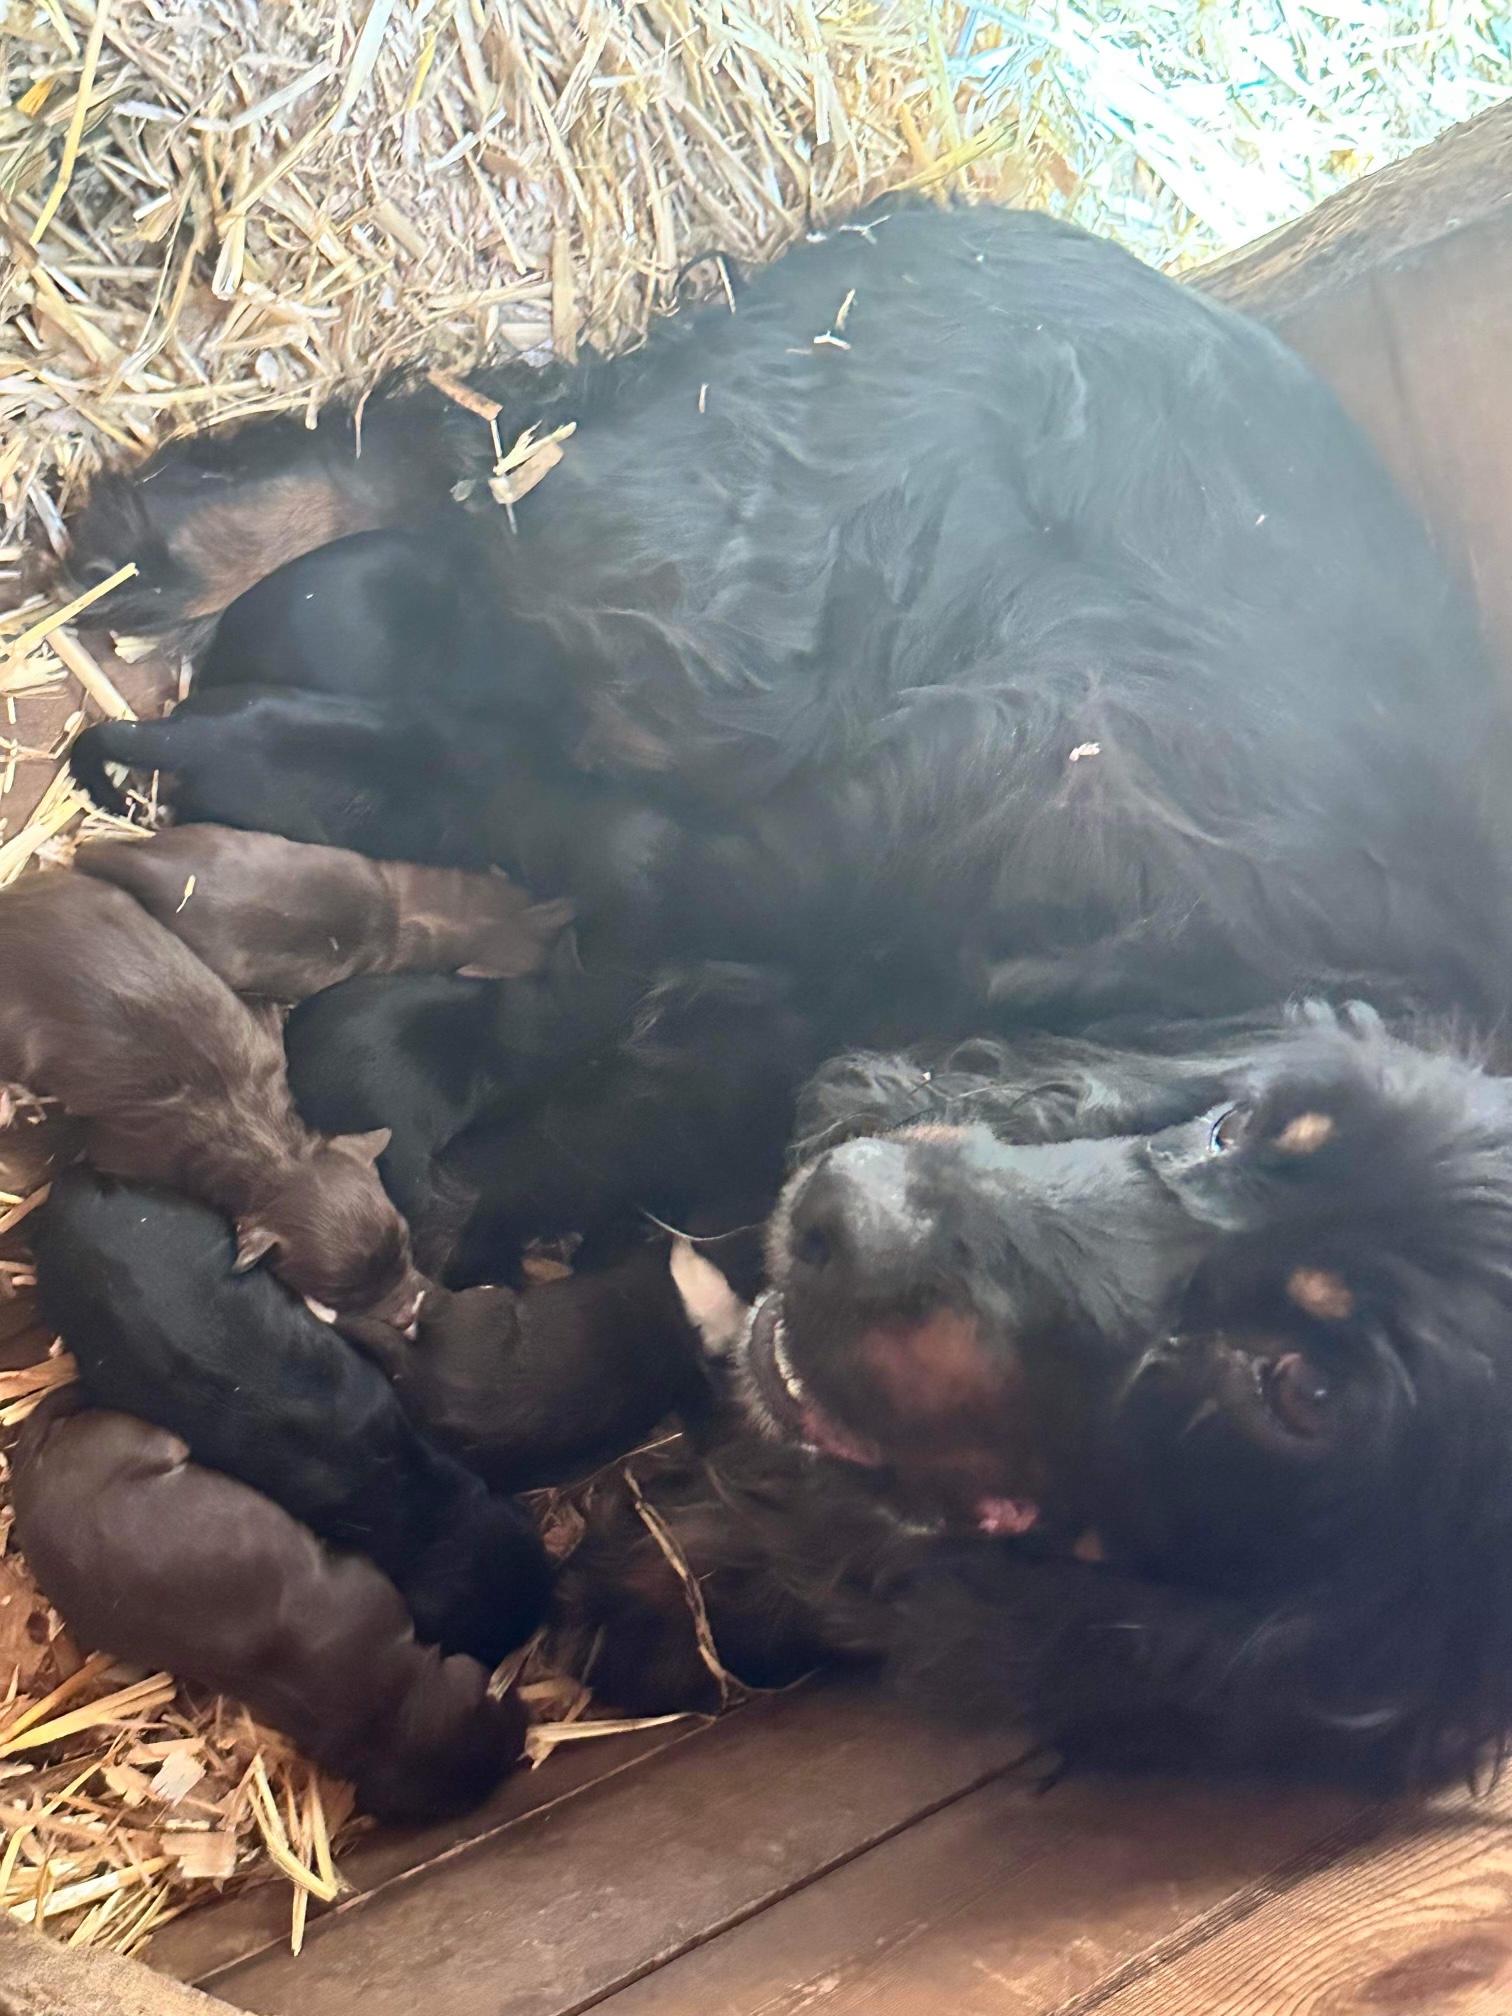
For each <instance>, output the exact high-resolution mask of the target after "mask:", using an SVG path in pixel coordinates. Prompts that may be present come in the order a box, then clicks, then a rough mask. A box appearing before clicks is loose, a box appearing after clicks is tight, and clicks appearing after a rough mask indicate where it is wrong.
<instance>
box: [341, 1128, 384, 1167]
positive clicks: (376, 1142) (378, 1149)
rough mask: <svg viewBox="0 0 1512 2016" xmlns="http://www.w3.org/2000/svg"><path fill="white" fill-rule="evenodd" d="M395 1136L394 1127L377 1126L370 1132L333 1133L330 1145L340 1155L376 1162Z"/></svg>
mask: <svg viewBox="0 0 1512 2016" xmlns="http://www.w3.org/2000/svg"><path fill="white" fill-rule="evenodd" d="M393 1138H394V1130H393V1128H392V1127H375V1128H373V1130H372V1132H371V1133H368V1134H333V1135H332V1136H331V1143H330V1145H331V1146H332V1147H333V1148H334V1149H335V1150H336V1152H337V1154H338V1155H350V1157H351V1158H352V1160H353V1161H354V1162H368V1163H372V1162H376V1161H377V1160H378V1157H379V1156H380V1155H381V1154H382V1153H383V1151H384V1149H385V1148H387V1146H388V1145H389V1143H390V1141H392V1140H393Z"/></svg>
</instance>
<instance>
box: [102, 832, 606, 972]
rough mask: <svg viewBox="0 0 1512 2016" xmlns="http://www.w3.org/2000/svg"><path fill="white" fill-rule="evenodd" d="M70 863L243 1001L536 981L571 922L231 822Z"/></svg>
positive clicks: (445, 880) (490, 889)
mask: <svg viewBox="0 0 1512 2016" xmlns="http://www.w3.org/2000/svg"><path fill="white" fill-rule="evenodd" d="M74 866H75V867H76V868H79V869H82V870H83V872H84V873H85V874H86V875H94V876H97V877H98V878H99V879H100V880H101V881H104V882H113V883H114V884H115V885H116V887H117V888H119V889H125V890H127V891H129V892H130V894H131V895H133V896H134V897H135V898H136V900H137V902H138V903H140V904H141V905H142V907H143V909H144V910H147V911H149V912H150V913H151V914H152V916H154V917H155V918H156V919H157V921H158V922H159V924H161V925H163V926H164V928H165V929H167V930H169V931H171V932H172V933H173V935H174V937H175V938H179V939H181V940H182V941H183V943H184V944H186V945H187V946H188V947H189V949H190V951H191V952H193V953H195V954H196V956H197V957H198V958H200V959H202V960H203V961H204V963H205V964H206V965H207V966H208V967H209V968H210V970H211V971H212V972H213V973H218V974H219V975H220V977H221V979H222V980H224V981H225V983H226V985H227V986H228V987H233V988H235V990H236V992H237V993H238V994H255V995H258V996H260V997H262V998H264V999H266V1000H270V1001H303V1000H305V999H306V998H307V997H308V996H309V995H311V994H318V993H320V992H322V991H323V990H324V989H325V988H327V987H334V986H336V985H337V984H338V983H339V982H340V981H342V980H350V979H352V978H354V977H355V976H356V975H358V974H377V973H384V974H386V973H405V972H410V971H416V970H425V971H433V972H438V973H444V972H455V971H456V970H457V969H458V968H459V967H466V968H467V969H468V970H469V971H470V972H473V973H477V974H479V975H480V976H485V977H487V978H489V979H501V980H512V979H516V978H518V976H519V975H521V974H523V973H533V972H534V971H535V970H536V968H537V967H538V966H539V965H540V964H541V960H542V958H543V956H544V953H545V948H546V946H547V945H548V944H549V942H550V941H551V939H552V938H553V937H554V936H555V935H556V933H557V932H558V931H559V930H560V929H561V928H562V926H563V925H564V924H566V923H567V922H568V921H569V919H570V918H571V916H572V906H571V904H569V903H541V904H533V903H532V902H531V900H530V897H529V896H528V895H527V894H526V892H525V891H524V890H523V889H521V888H519V887H518V886H517V885H516V884H514V883H512V882H508V881H506V880H505V878H504V877H503V876H502V875H473V874H467V873H465V872H464V871H462V870H461V869H457V868H425V867H419V866H417V865H415V864H414V863H412V862H408V861H371V860H368V859H367V858H366V857H365V856H363V855H361V854H353V853H349V852H348V851H347V850H346V849H345V848H340V847H312V846H306V845H303V844H301V843H300V842H298V841H295V840H283V839H280V838H278V836H277V835H275V834H272V833H243V832H238V831H236V830H235V829H233V828H231V827H229V826H181V827H174V828H171V829H170V830H169V831H167V832H164V833H158V834H155V835H154V836H153V838H152V839H150V840H147V841H136V840H98V841H95V842H94V843H93V844H92V845H91V846H88V847H81V848H80V849H79V852H78V854H77V855H76V856H75V858H74Z"/></svg>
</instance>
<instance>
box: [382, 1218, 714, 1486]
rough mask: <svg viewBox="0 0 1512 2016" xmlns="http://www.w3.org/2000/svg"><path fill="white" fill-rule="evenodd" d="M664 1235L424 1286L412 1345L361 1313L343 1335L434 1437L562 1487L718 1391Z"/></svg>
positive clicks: (456, 1451) (510, 1478) (501, 1477)
mask: <svg viewBox="0 0 1512 2016" xmlns="http://www.w3.org/2000/svg"><path fill="white" fill-rule="evenodd" d="M667 1263H668V1249H667V1246H666V1244H665V1242H664V1241H663V1242H658V1243H657V1244H656V1245H652V1246H643V1247H642V1248H641V1249H640V1250H639V1251H638V1252H636V1253H633V1254H631V1255H630V1257H629V1258H628V1259H626V1260H623V1261H621V1262H620V1263H619V1264H618V1265H616V1266H612V1267H606V1268H604V1269H602V1270H601V1271H599V1272H597V1273H592V1274H579V1275H574V1276H573V1277H572V1278H571V1279H569V1280H565V1281H549V1282H545V1283H541V1284H538V1285H535V1286H532V1287H529V1288H526V1289H524V1290H523V1291H521V1292H519V1293H516V1292H515V1291H514V1290H513V1289H510V1288H468V1289H464V1290H463V1291H462V1292H461V1293H459V1294H448V1293H447V1292H446V1291H445V1290H444V1289H432V1290H430V1291H429V1293H427V1295H426V1298H425V1301H424V1303H423V1304H422V1307H421V1312H420V1326H419V1330H418V1333H417V1335H416V1338H415V1341H414V1343H413V1344H409V1343H406V1342H405V1340H404V1339H403V1338H402V1337H400V1335H399V1333H398V1332H397V1331H396V1330H394V1329H393V1328H392V1327H391V1326H390V1325H388V1324H384V1323H374V1322H371V1321H365V1320H364V1319H362V1318H360V1317H359V1318H354V1319H353V1320H352V1321H351V1322H349V1323H345V1324H343V1325H342V1330H343V1334H344V1335H345V1336H347V1337H348V1338H350V1339H351V1340H352V1342H353V1343H355V1344H356V1345H357V1346H358V1348H359V1349H361V1350H362V1351H364V1352H366V1353H367V1355H368V1356H370V1357H371V1358H372V1359H373V1360H374V1362H375V1363H376V1364H378V1365H380V1366H381V1367H382V1368H383V1370H384V1371H385V1372H386V1373H387V1374H388V1376H389V1378H390V1379H391V1380H392V1382H393V1387H394V1391H395V1392H396V1393H397V1394H398V1396H399V1399H400V1402H401V1403H402V1405H403V1406H404V1409H405V1411H406V1412H407V1413H408V1414H409V1415H410V1417H411V1418H412V1419H413V1420H414V1422H415V1423H416V1425H417V1426H418V1427H420V1428H421V1429H422V1430H423V1431H424V1433H425V1434H427V1435H429V1436H430V1437H431V1438H432V1439H433V1440H434V1441H435V1442H437V1443H438V1444H439V1445H440V1447H442V1448H443V1449H447V1450H450V1452H451V1453H452V1454H453V1455H454V1456H455V1457H456V1458H457V1460H458V1461H459V1462H462V1463H465V1464H466V1465H467V1466H468V1468H469V1469H471V1470H475V1471H476V1472H477V1473H478V1475H479V1476H480V1477H482V1478H483V1479H484V1480H485V1482H487V1483H488V1484H489V1486H490V1487H491V1488H492V1489H494V1490H496V1491H528V1490H533V1489H536V1488H537V1487H539V1486H542V1485H547V1484H560V1483H562V1482H563V1481H564V1480H565V1479H566V1478H568V1477H570V1476H572V1475H573V1474H574V1473H576V1472H580V1471H584V1470H588V1469H592V1468H594V1467H596V1466H597V1465H598V1464H600V1463H605V1462H608V1461H609V1459H610V1458H611V1457H613V1456H617V1455H620V1454H622V1453H623V1451H625V1450H626V1449H630V1448H633V1447H634V1446H635V1444H636V1442H638V1441H639V1440H640V1439H641V1437H642V1436H644V1435H646V1434H648V1433H649V1432H650V1430H651V1429H652V1428H654V1427H655V1426H656V1424H657V1422H658V1421H660V1420H662V1419H663V1418H664V1417H665V1416H666V1415H668V1414H671V1413H674V1412H677V1413H681V1414H684V1415H685V1416H690V1417H693V1418H700V1417H702V1415H703V1414H705V1413H706V1412H707V1411H708V1408H709V1405H710V1402H711V1400H712V1397H713V1389H712V1387H711V1384H710V1381H709V1376H708V1373H707V1371H706V1370H705V1367H704V1363H703V1358H702V1353H701V1350H700V1345H699V1340H698V1336H697V1334H696V1332H695V1331H694V1329H693V1327H692V1326H691V1325H690V1323H689V1322H688V1320H687V1318H686V1316H685V1315H684V1313H683V1305H682V1298H681V1296H680V1295H679V1293H678V1290H677V1286H676V1284H675V1282H674V1280H673V1276H672V1273H671V1270H670V1269H669V1267H668V1264H667Z"/></svg>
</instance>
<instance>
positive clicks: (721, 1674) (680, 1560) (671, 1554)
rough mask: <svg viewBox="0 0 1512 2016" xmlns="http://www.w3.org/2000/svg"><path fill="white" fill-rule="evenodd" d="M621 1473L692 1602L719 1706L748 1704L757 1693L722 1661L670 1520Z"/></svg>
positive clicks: (625, 1469)
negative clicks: (743, 1702) (741, 1702)
mask: <svg viewBox="0 0 1512 2016" xmlns="http://www.w3.org/2000/svg"><path fill="white" fill-rule="evenodd" d="M621 1474H622V1475H623V1477H624V1480H625V1487H626V1489H627V1490H628V1491H629V1493H630V1497H631V1499H632V1501H633V1502H634V1505H635V1509H636V1512H637V1513H638V1514H639V1515H640V1520H641V1524H642V1525H643V1526H644V1527H645V1529H646V1531H647V1532H648V1533H649V1534H650V1535H651V1538H652V1539H653V1540H654V1541H655V1542H656V1544H657V1546H658V1547H659V1548H660V1549H661V1551H662V1553H663V1554H664V1555H665V1556H666V1560H667V1565H668V1567H669V1568H670V1569H671V1570H672V1572H673V1574H674V1575H675V1576H676V1577H677V1579H678V1581H679V1582H680V1583H681V1584H682V1588H683V1594H684V1595H685V1596H686V1597H687V1599H688V1613H689V1615H690V1617H691V1618H692V1620H693V1632H694V1636H695V1637H696V1638H697V1640H698V1656H699V1658H700V1659H702V1661H703V1663H704V1665H705V1666H706V1667H707V1668H708V1670H709V1672H710V1674H711V1676H712V1677H713V1680H714V1684H715V1685H716V1686H717V1687H718V1689H719V1705H720V1707H721V1708H729V1707H733V1706H734V1705H735V1703H737V1702H740V1701H744V1700H745V1699H746V1698H747V1696H748V1695H750V1694H751V1693H752V1692H753V1691H754V1690H753V1689H751V1688H749V1687H747V1686H746V1685H745V1684H744V1682H742V1681H741V1680H738V1679H737V1678H736V1676H735V1675H734V1674H733V1673H732V1672H731V1671H730V1670H729V1668H728V1667H727V1666H726V1665H725V1663H724V1661H723V1660H722V1659H721V1658H720V1656H719V1648H718V1646H716V1644H715V1643H714V1633H713V1631H712V1630H711V1629H710V1626H709V1613H708V1610H707V1608H706V1607H705V1604H704V1599H703V1591H702V1589H700V1588H699V1586H698V1577H697V1576H696V1575H695V1574H694V1573H693V1570H692V1569H691V1568H690V1567H689V1566H688V1563H687V1560H686V1558H685V1557H684V1555H683V1551H682V1549H681V1548H680V1547H679V1546H678V1544H677V1542H676V1540H674V1539H673V1537H672V1533H671V1531H670V1529H669V1528H668V1526H667V1523H666V1521H665V1520H664V1519H663V1518H662V1516H661V1514H660V1513H659V1512H658V1511H657V1510H656V1509H655V1507H654V1506H653V1505H651V1504H649V1503H648V1502H647V1499H646V1494H645V1493H644V1491H642V1490H641V1487H640V1483H639V1481H638V1479H637V1478H636V1475H635V1472H634V1470H633V1469H632V1468H631V1467H630V1465H629V1464H628V1463H626V1464H624V1465H623V1466H622V1471H621Z"/></svg>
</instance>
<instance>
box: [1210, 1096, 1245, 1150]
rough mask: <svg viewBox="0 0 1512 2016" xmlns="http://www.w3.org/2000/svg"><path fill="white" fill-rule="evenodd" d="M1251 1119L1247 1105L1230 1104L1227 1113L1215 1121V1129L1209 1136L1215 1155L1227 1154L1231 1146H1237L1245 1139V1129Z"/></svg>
mask: <svg viewBox="0 0 1512 2016" xmlns="http://www.w3.org/2000/svg"><path fill="white" fill-rule="evenodd" d="M1248 1120H1249V1108H1248V1107H1247V1106H1230V1108H1229V1110H1228V1111H1227V1113H1223V1114H1220V1115H1219V1117H1218V1118H1217V1119H1216V1120H1215V1121H1214V1122H1213V1131H1212V1133H1211V1134H1210V1135H1209V1136H1208V1146H1209V1147H1210V1148H1211V1149H1212V1151H1213V1153H1214V1154H1215V1155H1222V1154H1225V1153H1226V1152H1227V1151H1228V1150H1229V1149H1230V1148H1237V1147H1238V1146H1239V1143H1240V1142H1241V1141H1242V1140H1243V1139H1244V1130H1245V1126H1246V1123H1247V1122H1248Z"/></svg>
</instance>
